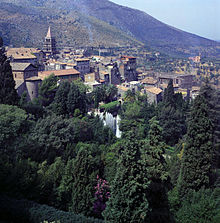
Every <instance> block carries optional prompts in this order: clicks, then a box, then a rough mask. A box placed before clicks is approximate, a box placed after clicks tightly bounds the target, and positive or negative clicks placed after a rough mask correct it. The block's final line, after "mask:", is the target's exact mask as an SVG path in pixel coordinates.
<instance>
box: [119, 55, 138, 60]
mask: <svg viewBox="0 0 220 223" xmlns="http://www.w3.org/2000/svg"><path fill="white" fill-rule="evenodd" d="M121 59H136V57H131V56H124V55H123V56H121Z"/></svg>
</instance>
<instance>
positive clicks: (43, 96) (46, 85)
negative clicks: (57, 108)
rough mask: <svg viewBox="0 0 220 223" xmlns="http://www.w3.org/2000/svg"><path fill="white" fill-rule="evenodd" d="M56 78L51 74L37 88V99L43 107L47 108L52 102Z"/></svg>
mask: <svg viewBox="0 0 220 223" xmlns="http://www.w3.org/2000/svg"><path fill="white" fill-rule="evenodd" d="M57 81H58V79H57V77H56V76H55V75H54V74H51V75H50V76H49V77H46V78H45V79H44V80H43V81H42V83H41V86H40V88H39V99H40V101H41V104H42V105H43V106H44V107H47V106H48V105H50V104H51V103H52V101H53V100H54V97H55V94H56V89H57Z"/></svg>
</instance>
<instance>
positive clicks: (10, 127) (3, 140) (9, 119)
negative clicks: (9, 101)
mask: <svg viewBox="0 0 220 223" xmlns="http://www.w3.org/2000/svg"><path fill="white" fill-rule="evenodd" d="M26 119H27V114H26V112H25V111H24V110H22V109H20V108H18V107H16V106H12V105H3V104H0V146H1V148H7V146H9V144H11V143H12V142H13V141H14V140H15V138H16V137H18V136H19V135H20V134H21V133H22V132H24V130H25V129H27V126H28V121H27V120H26Z"/></svg>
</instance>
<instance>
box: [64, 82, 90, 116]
mask: <svg viewBox="0 0 220 223" xmlns="http://www.w3.org/2000/svg"><path fill="white" fill-rule="evenodd" d="M86 102H87V97H86V89H85V88H82V87H80V86H79V85H77V84H76V83H71V86H70V90H69V93H68V99H67V109H68V112H69V114H71V115H74V113H75V111H76V109H78V110H79V111H80V114H82V115H84V114H85V113H86V111H87V104H86ZM75 114H76V113H75Z"/></svg>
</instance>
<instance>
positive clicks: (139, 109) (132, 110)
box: [120, 98, 155, 139]
mask: <svg viewBox="0 0 220 223" xmlns="http://www.w3.org/2000/svg"><path fill="white" fill-rule="evenodd" d="M139 99H140V98H139ZM154 115H155V107H154V105H150V104H148V103H147V101H146V100H143V98H141V100H135V101H134V102H125V103H124V104H123V106H122V114H121V118H122V119H121V123H120V130H121V131H122V137H124V136H125V135H126V134H127V132H129V131H134V132H135V133H136V138H137V139H144V138H146V136H147V134H148V131H149V120H150V119H151V118H152V117H153V116H154Z"/></svg>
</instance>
